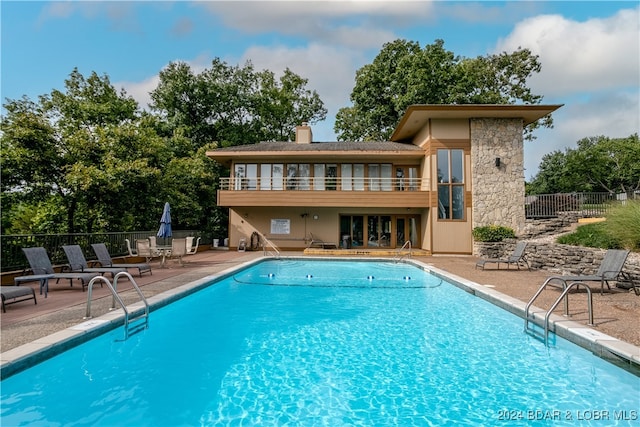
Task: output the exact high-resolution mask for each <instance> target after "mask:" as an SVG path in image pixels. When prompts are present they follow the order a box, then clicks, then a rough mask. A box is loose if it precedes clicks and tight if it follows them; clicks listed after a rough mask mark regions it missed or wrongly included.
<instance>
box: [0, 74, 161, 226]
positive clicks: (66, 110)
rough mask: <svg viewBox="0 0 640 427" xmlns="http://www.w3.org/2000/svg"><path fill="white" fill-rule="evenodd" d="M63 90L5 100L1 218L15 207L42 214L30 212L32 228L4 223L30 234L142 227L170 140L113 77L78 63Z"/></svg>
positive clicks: (17, 210)
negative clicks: (85, 71) (143, 209)
mask: <svg viewBox="0 0 640 427" xmlns="http://www.w3.org/2000/svg"><path fill="white" fill-rule="evenodd" d="M65 88H66V91H65V92H61V91H58V90H54V91H52V92H51V94H49V95H44V96H41V97H40V98H39V101H38V102H33V101H31V100H29V99H26V98H23V99H21V100H18V101H13V100H9V102H7V104H6V105H5V108H6V110H7V115H6V116H5V117H3V119H2V122H1V124H0V126H1V130H2V165H3V167H2V192H3V193H2V194H3V212H2V215H3V219H4V218H5V216H7V215H8V216H10V215H11V212H12V209H15V212H16V215H22V216H24V215H25V213H28V212H30V211H35V212H36V213H37V214H36V213H34V214H30V217H31V218H32V219H31V221H32V228H30V229H22V228H18V226H19V225H21V226H22V227H24V226H25V225H26V224H25V223H24V222H19V221H15V222H13V223H12V222H11V221H3V225H5V226H7V225H9V228H10V230H11V231H13V232H31V231H33V230H34V229H35V230H39V231H44V230H42V228H43V227H42V224H48V223H51V224H56V225H55V226H50V227H45V228H46V229H47V230H51V229H54V231H55V232H71V233H73V232H80V231H84V232H92V231H105V230H122V229H128V228H130V227H133V228H135V227H138V226H140V225H142V224H143V223H144V219H145V218H144V215H137V214H136V213H135V211H137V210H138V208H139V206H140V203H145V202H150V201H151V200H149V199H150V198H153V197H155V196H152V195H155V194H157V191H156V190H157V182H158V177H159V176H160V175H161V168H162V158H163V157H165V154H164V153H166V152H167V147H166V144H165V143H164V141H163V140H162V139H160V138H159V137H158V136H157V135H156V133H155V131H154V130H153V127H152V126H150V125H149V123H148V122H149V121H148V120H143V119H141V117H140V115H139V114H138V109H137V103H136V102H135V101H134V100H133V99H132V98H130V97H128V96H126V94H124V93H117V92H116V91H115V89H114V88H113V86H112V85H111V83H110V81H109V78H108V77H107V76H98V75H97V74H95V73H92V74H91V75H90V76H89V78H85V77H84V76H82V75H81V74H80V73H79V72H78V71H77V69H76V70H74V71H73V72H72V73H71V75H70V77H69V79H68V80H66V82H65ZM141 190H142V191H141ZM144 190H148V192H145V191H144ZM9 195H10V196H9ZM51 201H55V203H51ZM45 206H46V207H47V208H46V209H44V207H45ZM45 212H46V213H47V215H45V216H44V217H42V215H43V213H45ZM38 217H40V221H38V222H37V223H36V224H33V219H34V218H38ZM48 218H50V219H48ZM53 219H56V221H53ZM60 219H62V221H60Z"/></svg>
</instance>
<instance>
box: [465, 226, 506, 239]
mask: <svg viewBox="0 0 640 427" xmlns="http://www.w3.org/2000/svg"><path fill="white" fill-rule="evenodd" d="M515 237H516V233H515V232H514V231H513V229H512V228H509V227H504V226H502V225H484V226H482V227H476V228H474V229H473V238H474V240H475V241H476V242H502V241H503V240H504V239H514V238H515Z"/></svg>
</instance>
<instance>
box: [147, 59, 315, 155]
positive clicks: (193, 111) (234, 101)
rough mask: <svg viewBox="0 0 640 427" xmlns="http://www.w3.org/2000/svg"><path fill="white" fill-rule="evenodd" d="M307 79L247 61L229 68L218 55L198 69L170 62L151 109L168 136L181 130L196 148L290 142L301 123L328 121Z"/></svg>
mask: <svg viewBox="0 0 640 427" xmlns="http://www.w3.org/2000/svg"><path fill="white" fill-rule="evenodd" d="M307 83H308V80H307V79H304V78H302V77H300V76H298V75H296V74H295V73H293V72H292V71H291V70H289V69H286V70H285V71H284V73H283V75H282V76H281V77H280V78H279V79H277V78H276V77H275V75H274V73H273V72H271V71H268V70H263V71H260V72H258V71H256V70H255V69H254V67H253V65H252V64H251V63H250V62H248V63H247V64H245V65H244V66H243V67H240V66H231V65H228V64H227V63H225V62H223V61H221V60H219V59H215V60H214V61H212V64H211V68H208V69H205V70H203V71H202V72H200V73H195V72H194V71H193V70H192V69H191V67H190V66H189V65H188V64H185V63H182V62H172V63H170V64H169V65H168V66H167V67H166V68H165V69H164V70H162V71H161V72H160V82H159V84H158V87H157V88H156V89H154V90H153V91H152V92H151V99H152V104H151V107H152V108H153V110H154V111H155V112H156V113H157V114H159V115H160V117H162V118H163V119H165V120H166V129H165V131H166V132H167V133H166V134H167V135H175V134H178V133H179V134H180V135H182V136H184V137H185V138H187V139H188V140H189V141H191V144H192V148H193V149H196V150H197V149H198V148H200V147H202V146H203V145H205V144H209V143H212V142H218V143H219V144H220V145H240V144H254V143H256V142H260V141H272V140H289V139H291V138H292V137H293V135H294V132H295V126H296V125H299V124H300V123H302V122H303V121H306V122H309V123H316V122H318V121H320V120H324V119H325V117H326V114H327V110H326V108H324V105H323V103H322V101H321V100H320V97H319V95H318V94H317V93H316V92H315V91H311V90H309V89H306V85H307Z"/></svg>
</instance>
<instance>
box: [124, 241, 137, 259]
mask: <svg viewBox="0 0 640 427" xmlns="http://www.w3.org/2000/svg"><path fill="white" fill-rule="evenodd" d="M124 241H125V242H126V243H127V251H129V256H137V255H138V252H136V251H134V250H133V249H131V242H130V241H129V239H124Z"/></svg>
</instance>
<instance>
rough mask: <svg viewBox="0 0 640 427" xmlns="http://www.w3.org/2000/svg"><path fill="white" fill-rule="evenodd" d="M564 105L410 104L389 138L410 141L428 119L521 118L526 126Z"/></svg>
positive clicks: (396, 140)
mask: <svg viewBox="0 0 640 427" xmlns="http://www.w3.org/2000/svg"><path fill="white" fill-rule="evenodd" d="M563 105H564V104H553V105H511V104H460V105H448V104H421V105H410V106H409V107H408V108H407V111H406V112H405V113H404V115H403V116H402V118H401V119H400V123H399V124H398V126H397V127H396V129H395V131H394V132H393V135H391V141H394V142H401V141H408V140H411V139H412V138H413V137H414V136H415V135H416V134H417V133H418V132H419V131H420V130H421V129H422V128H424V126H426V125H427V123H429V121H430V120H432V119H445V120H446V119H481V118H498V119H518V118H519V119H522V121H523V124H524V125H525V126H526V125H529V124H531V123H533V122H535V121H536V120H539V119H541V118H542V117H545V116H547V115H549V114H551V113H552V112H554V111H555V110H557V109H558V108H560V107H562V106H563Z"/></svg>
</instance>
